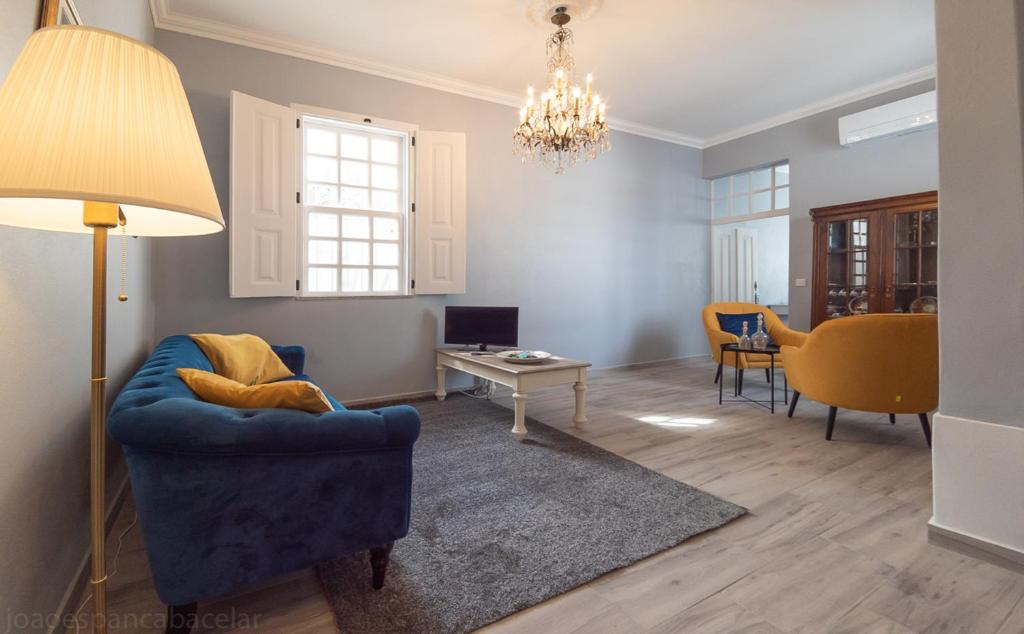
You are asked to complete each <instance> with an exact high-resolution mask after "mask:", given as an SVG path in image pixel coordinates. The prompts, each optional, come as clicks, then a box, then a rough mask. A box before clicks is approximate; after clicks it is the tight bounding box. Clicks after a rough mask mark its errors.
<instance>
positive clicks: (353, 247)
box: [341, 242, 377, 265]
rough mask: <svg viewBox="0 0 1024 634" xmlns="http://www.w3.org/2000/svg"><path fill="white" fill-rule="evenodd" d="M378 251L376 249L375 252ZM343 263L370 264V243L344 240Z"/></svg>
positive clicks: (342, 244)
mask: <svg viewBox="0 0 1024 634" xmlns="http://www.w3.org/2000/svg"><path fill="white" fill-rule="evenodd" d="M376 253H377V252H376V251H374V254H376ZM341 263H342V264H362V265H368V264H369V263H370V243H369V242H342V243H341Z"/></svg>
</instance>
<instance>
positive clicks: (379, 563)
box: [370, 542, 395, 590]
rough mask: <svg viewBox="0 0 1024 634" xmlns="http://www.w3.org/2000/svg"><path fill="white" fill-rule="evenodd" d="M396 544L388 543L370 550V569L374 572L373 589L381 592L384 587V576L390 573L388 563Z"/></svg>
mask: <svg viewBox="0 0 1024 634" xmlns="http://www.w3.org/2000/svg"><path fill="white" fill-rule="evenodd" d="M394 547H395V542H388V543H387V544H384V545H383V546H378V547H377V548H371V549H370V568H371V569H372V570H373V589H374V590H380V589H381V588H383V587H384V575H386V574H387V572H388V561H389V560H390V559H391V549H392V548H394Z"/></svg>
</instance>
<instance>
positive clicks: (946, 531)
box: [928, 517, 1024, 570]
mask: <svg viewBox="0 0 1024 634" xmlns="http://www.w3.org/2000/svg"><path fill="white" fill-rule="evenodd" d="M945 540H949V541H952V542H956V544H958V545H962V546H967V547H968V548H967V549H966V550H965V554H967V555H971V556H974V557H977V556H979V555H991V556H995V557H997V558H999V559H1001V560H1003V562H1004V563H1009V564H1011V565H1012V566H1013V567H1014V568H1015V569H1021V570H1024V552H1022V551H1019V550H1017V549H1015V548H1010V547H1009V546H1005V545H1003V544H996V543H994V542H990V541H988V540H985V539H982V538H980V537H976V536H974V535H968V534H967V533H961V532H960V531H955V530H953V529H951V528H948V527H946V526H940V525H939V524H936V523H935V518H934V517H933V518H932V519H931V520H929V521H928V541H929V542H932V543H935V544H937V545H939V546H943V547H948V544H946V543H943V542H944V541H945ZM957 550H961V549H960V548H957ZM972 551H980V552H972Z"/></svg>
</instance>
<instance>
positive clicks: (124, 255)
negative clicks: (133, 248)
mask: <svg viewBox="0 0 1024 634" xmlns="http://www.w3.org/2000/svg"><path fill="white" fill-rule="evenodd" d="M117 224H119V225H121V288H120V291H121V292H120V293H118V295H117V301H119V302H126V301H128V232H127V230H126V229H125V225H126V224H128V219H127V218H125V216H124V212H123V211H121V210H120V209H118V210H117Z"/></svg>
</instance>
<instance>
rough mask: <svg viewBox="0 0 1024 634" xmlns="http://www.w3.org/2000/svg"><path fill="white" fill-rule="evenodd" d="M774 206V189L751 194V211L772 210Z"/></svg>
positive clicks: (753, 212)
mask: <svg viewBox="0 0 1024 634" xmlns="http://www.w3.org/2000/svg"><path fill="white" fill-rule="evenodd" d="M771 208H772V191H771V190H770V189H769V190H768V191H764V192H757V193H756V194H752V195H751V196H750V213H752V214H756V213H758V212H760V211H770V210H771Z"/></svg>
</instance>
